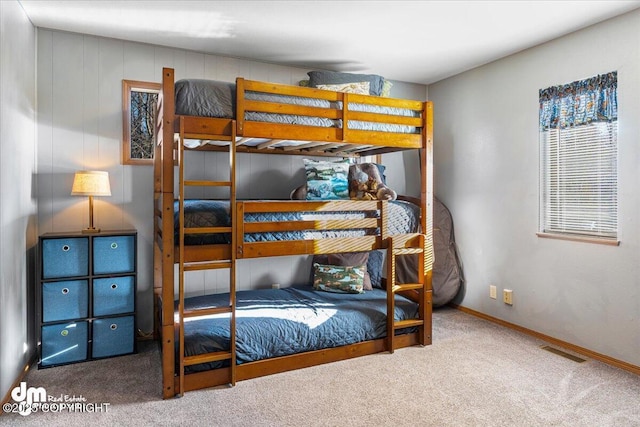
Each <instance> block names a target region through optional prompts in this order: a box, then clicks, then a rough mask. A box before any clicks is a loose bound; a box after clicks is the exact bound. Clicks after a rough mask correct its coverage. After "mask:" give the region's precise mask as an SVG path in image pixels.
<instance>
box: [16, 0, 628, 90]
mask: <svg viewBox="0 0 640 427" xmlns="http://www.w3.org/2000/svg"><path fill="white" fill-rule="evenodd" d="M20 3H21V4H22V6H23V8H24V10H25V11H26V13H27V15H28V16H29V18H30V19H31V21H32V22H33V24H34V25H35V26H38V27H43V28H50V29H56V30H63V31H70V32H77V33H84V34H91V35H96V36H103V37H112V38H118V39H124V40H132V41H137V42H143V43H152V44H157V45H163V46H169V47H174V48H181V49H188V50H193V51H198V52H204V53H210V54H215V55H224V56H232V57H238V58H248V59H254V60H258V61H264V62H268V63H274V64H283V65H292V66H300V67H303V68H310V69H326V70H334V71H351V72H359V73H374V74H380V75H382V76H384V77H385V78H387V79H391V80H400V81H407V82H414V83H422V84H430V83H433V82H436V81H438V80H441V79H443V78H446V77H449V76H452V75H454V74H457V73H460V72H462V71H465V70H468V69H471V68H474V67H477V66H479V65H482V64H486V63H488V62H491V61H493V60H496V59H498V58H501V57H504V56H507V55H510V54H512V53H515V52H518V51H521V50H524V49H527V48H529V47H532V46H535V45H538V44H540V43H544V42H546V41H549V40H551V39H554V38H557V37H559V36H562V35H565V34H568V33H570V32H573V31H576V30H578V29H580V28H584V27H587V26H589V25H592V24H595V23H597V22H600V21H603V20H605V19H608V18H611V17H613V16H616V15H620V14H622V13H625V12H628V11H630V10H632V9H636V8H638V7H640V0H627V1H614V0H609V1H597V0H593V1H578V0H573V1H559V0H556V1H516V0H512V1H355V0H352V1H318V0H308V1H238V0H236V1H168V0H167V1H136V0H130V1H80V0H74V1H54V0H52V1H43V0H20Z"/></svg>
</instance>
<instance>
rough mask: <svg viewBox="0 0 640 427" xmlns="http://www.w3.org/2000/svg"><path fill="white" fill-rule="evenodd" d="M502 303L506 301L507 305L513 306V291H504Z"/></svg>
mask: <svg viewBox="0 0 640 427" xmlns="http://www.w3.org/2000/svg"><path fill="white" fill-rule="evenodd" d="M502 301H504V303H505V304H509V305H513V291H512V290H511V289H505V290H503V291H502Z"/></svg>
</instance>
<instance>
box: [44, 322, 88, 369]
mask: <svg viewBox="0 0 640 427" xmlns="http://www.w3.org/2000/svg"><path fill="white" fill-rule="evenodd" d="M88 330H89V325H88V323H87V322H71V323H62V324H56V325H47V326H43V327H42V353H41V354H42V359H41V362H40V363H41V365H42V366H51V365H58V364H62V363H71V362H79V361H81V360H85V359H86V358H87V348H88Z"/></svg>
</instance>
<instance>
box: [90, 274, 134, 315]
mask: <svg viewBox="0 0 640 427" xmlns="http://www.w3.org/2000/svg"><path fill="white" fill-rule="evenodd" d="M134 283H135V282H134V278H133V276H123V277H108V278H104V279H94V280H93V315H94V316H106V315H109V314H119V313H132V312H133V311H134V289H135V286H134Z"/></svg>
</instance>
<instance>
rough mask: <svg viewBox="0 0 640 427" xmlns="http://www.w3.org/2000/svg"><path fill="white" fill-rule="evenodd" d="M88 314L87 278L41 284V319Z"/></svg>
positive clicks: (65, 317) (77, 316)
mask: <svg viewBox="0 0 640 427" xmlns="http://www.w3.org/2000/svg"><path fill="white" fill-rule="evenodd" d="M88 315H89V284H88V282H87V280H67V281H63V282H49V283H43V284H42V321H43V322H56V321H58V320H69V319H79V318H81V317H87V316H88Z"/></svg>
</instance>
